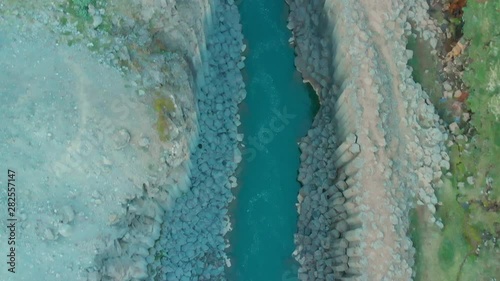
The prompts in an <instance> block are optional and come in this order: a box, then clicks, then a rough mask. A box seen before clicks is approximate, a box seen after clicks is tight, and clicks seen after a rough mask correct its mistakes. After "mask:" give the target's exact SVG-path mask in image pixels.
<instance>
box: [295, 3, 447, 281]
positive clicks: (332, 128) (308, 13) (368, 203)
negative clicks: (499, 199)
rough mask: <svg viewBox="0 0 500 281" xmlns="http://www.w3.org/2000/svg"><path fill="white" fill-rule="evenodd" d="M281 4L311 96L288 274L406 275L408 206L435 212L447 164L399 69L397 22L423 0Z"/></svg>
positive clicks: (401, 35) (401, 31) (402, 40)
mask: <svg viewBox="0 0 500 281" xmlns="http://www.w3.org/2000/svg"><path fill="white" fill-rule="evenodd" d="M288 3H289V5H290V8H291V13H290V17H289V26H288V27H289V28H290V29H292V31H293V34H294V38H293V42H294V44H295V48H296V52H297V55H298V57H297V59H296V66H297V68H298V69H299V71H301V73H302V75H303V77H304V80H305V81H307V82H309V83H311V84H312V85H313V87H314V88H315V89H316V91H317V93H318V95H319V97H320V103H321V108H320V111H319V113H318V115H317V117H316V119H315V121H314V124H313V128H312V129H311V130H310V131H309V133H308V135H307V136H306V137H305V138H304V139H302V141H301V144H300V148H301V151H302V155H301V161H302V165H301V169H300V172H299V181H301V183H302V184H303V185H304V186H303V188H302V189H301V191H300V194H299V196H298V201H299V205H298V211H299V222H298V233H297V234H296V237H295V240H296V246H297V249H296V251H295V253H294V254H295V257H296V259H297V260H298V261H299V262H300V264H301V269H300V270H299V277H300V279H301V280H334V279H335V280H337V279H339V280H409V279H411V277H412V274H413V273H412V266H413V263H414V260H413V255H414V248H413V247H412V243H411V241H410V240H409V238H408V237H407V236H406V233H407V231H408V224H409V222H408V211H409V209H410V208H411V207H412V206H413V204H415V202H418V203H419V204H426V205H427V206H428V208H429V209H430V210H431V212H435V204H437V203H438V202H437V200H436V197H435V195H434V187H437V186H439V185H440V184H441V180H440V177H441V173H442V172H441V170H442V169H447V168H449V163H448V160H449V158H448V156H447V155H446V152H445V147H444V140H445V139H446V135H445V133H444V132H445V130H444V128H443V127H442V126H441V125H440V121H439V117H438V116H437V115H436V113H435V111H434V108H433V106H432V105H430V102H428V97H427V94H426V93H424V92H423V91H422V89H421V87H420V85H417V84H416V83H415V82H414V81H413V80H412V78H411V70H410V69H409V68H408V67H407V66H406V62H407V61H408V59H409V58H411V55H412V54H411V52H410V51H407V50H406V49H405V46H406V36H407V35H408V34H409V33H410V32H411V26H410V24H409V22H408V21H409V20H410V19H411V20H412V21H413V22H422V19H424V20H425V18H426V9H427V8H428V7H427V4H426V2H425V1H417V3H409V1H408V3H407V1H382V2H380V1H379V2H377V3H374V2H370V1H360V2H356V3H353V2H352V1H342V0H326V1H321V0H320V1H312V2H308V1H300V0H297V1H288ZM420 26H421V25H420ZM420 31H422V32H425V30H424V29H420ZM427 32H429V34H430V35H429V36H427V39H430V37H432V32H430V31H428V30H427ZM430 219H432V218H430ZM436 224H438V226H441V227H442V224H441V223H440V222H439V221H437V222H436Z"/></svg>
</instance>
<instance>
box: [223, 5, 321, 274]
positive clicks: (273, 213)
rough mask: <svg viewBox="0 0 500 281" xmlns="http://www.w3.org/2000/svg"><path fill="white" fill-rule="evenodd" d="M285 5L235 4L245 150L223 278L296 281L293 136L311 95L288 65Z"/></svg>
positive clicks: (305, 118) (311, 105) (312, 103)
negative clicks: (241, 44) (241, 42)
mask: <svg viewBox="0 0 500 281" xmlns="http://www.w3.org/2000/svg"><path fill="white" fill-rule="evenodd" d="M287 8H288V7H287V5H286V3H285V1H284V0H253V1H250V0H243V1H242V2H241V3H240V4H239V10H240V13H241V22H242V25H243V35H244V36H245V40H246V44H247V51H246V52H245V54H244V55H245V56H246V57H247V59H246V61H245V63H246V67H245V69H244V77H245V83H246V89H247V97H246V99H245V100H244V102H243V103H242V105H241V106H240V115H241V122H242V125H241V127H240V132H241V133H243V134H244V135H245V139H244V141H243V143H244V145H245V149H244V150H243V151H244V153H243V155H244V156H243V161H242V162H241V163H240V167H239V169H238V175H237V177H238V183H239V187H238V189H237V190H236V192H235V195H236V198H237V199H236V200H235V202H234V203H233V204H232V206H231V210H230V211H231V217H232V223H233V231H232V232H230V234H229V236H228V238H229V240H230V243H231V248H229V249H228V254H229V257H230V258H231V262H232V267H231V268H230V269H229V272H228V277H229V278H228V280H238V281H278V280H281V281H294V280H297V277H296V276H297V269H298V264H297V263H296V262H295V261H294V259H293V257H292V252H293V251H294V248H295V247H294V241H293V237H294V233H295V231H296V227H297V210H296V206H295V204H296V201H297V194H298V191H299V188H300V184H299V182H298V181H297V175H298V169H299V164H300V163H299V156H300V151H299V149H298V141H299V140H300V138H301V137H302V136H304V135H306V134H307V130H308V129H309V127H310V126H311V124H312V121H313V118H314V115H315V114H316V111H317V107H318V101H317V98H316V95H315V93H314V91H313V90H312V89H311V88H310V86H309V85H306V84H304V83H302V80H301V78H300V74H299V73H298V72H297V71H296V69H295V66H294V64H293V61H294V51H293V48H292V46H290V44H289V43H288V40H289V38H290V37H291V32H290V31H289V30H288V29H287V28H286V24H287Z"/></svg>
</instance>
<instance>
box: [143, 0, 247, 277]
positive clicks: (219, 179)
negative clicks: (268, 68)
mask: <svg viewBox="0 0 500 281" xmlns="http://www.w3.org/2000/svg"><path fill="white" fill-rule="evenodd" d="M209 6H210V14H209V15H208V16H207V19H208V20H207V30H206V34H207V37H206V42H207V45H206V50H203V51H202V53H203V56H202V58H203V60H202V62H203V67H204V70H203V71H200V72H199V75H201V76H199V77H198V83H199V84H200V85H199V86H200V91H199V93H197V99H198V110H199V112H198V116H199V118H198V119H199V143H198V144H197V146H196V147H195V149H194V152H193V153H192V155H191V157H192V163H193V168H192V170H191V188H190V189H189V191H188V192H187V193H186V194H184V195H182V196H181V197H179V198H178V199H177V200H176V202H175V204H174V207H173V209H172V210H171V211H169V212H168V213H167V216H166V221H165V222H164V223H163V225H162V230H161V234H160V239H159V240H158V241H157V242H156V245H155V247H154V248H152V249H151V250H150V261H151V262H152V266H151V268H152V271H153V272H155V273H154V274H155V275H156V276H157V277H155V278H156V279H155V280H176V281H177V280H200V281H201V280H225V279H224V268H225V267H226V266H227V265H229V260H228V258H227V257H226V255H225V249H226V248H227V247H228V242H227V240H226V239H225V237H224V235H225V234H226V233H227V231H229V230H230V223H229V218H228V214H227V212H228V209H227V207H228V204H229V202H230V201H231V200H232V199H233V195H232V192H231V188H233V187H235V186H236V178H235V177H234V176H233V173H234V171H235V169H236V166H237V163H239V162H240V161H241V155H240V152H239V150H238V148H237V144H238V139H239V137H238V134H237V126H238V125H239V124H240V122H239V115H238V114H237V111H238V108H237V105H238V104H239V103H240V102H241V101H242V100H243V98H244V97H245V90H244V83H243V79H242V75H241V72H240V70H241V68H243V65H244V64H243V62H242V59H241V51H242V49H243V36H242V33H241V25H240V23H239V13H238V10H237V7H236V6H235V5H234V3H226V1H218V0H214V1H211V3H210V5H209Z"/></svg>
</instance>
